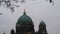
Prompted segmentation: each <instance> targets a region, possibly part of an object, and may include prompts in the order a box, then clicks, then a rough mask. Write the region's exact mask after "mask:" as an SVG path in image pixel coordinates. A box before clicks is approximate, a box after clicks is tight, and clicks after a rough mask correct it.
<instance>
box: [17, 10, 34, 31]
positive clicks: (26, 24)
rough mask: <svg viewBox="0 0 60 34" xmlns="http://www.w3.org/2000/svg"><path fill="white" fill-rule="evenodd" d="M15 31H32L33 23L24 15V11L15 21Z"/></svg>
mask: <svg viewBox="0 0 60 34" xmlns="http://www.w3.org/2000/svg"><path fill="white" fill-rule="evenodd" d="M16 30H20V31H31V30H34V25H33V21H32V19H31V18H30V17H29V16H28V15H26V12H25V11H24V13H23V15H22V16H21V17H20V18H19V19H18V21H17V24H16Z"/></svg>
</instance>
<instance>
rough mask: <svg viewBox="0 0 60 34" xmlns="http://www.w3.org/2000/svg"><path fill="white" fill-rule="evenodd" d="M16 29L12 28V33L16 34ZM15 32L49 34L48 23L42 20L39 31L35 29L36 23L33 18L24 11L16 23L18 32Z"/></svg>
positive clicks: (19, 33)
mask: <svg viewBox="0 0 60 34" xmlns="http://www.w3.org/2000/svg"><path fill="white" fill-rule="evenodd" d="M14 33H15V32H14V30H11V34H14ZM15 34H47V30H46V24H45V23H44V22H43V21H41V22H40V25H39V30H38V32H35V31H34V24H33V21H32V19H31V18H30V17H29V16H28V15H26V12H25V10H24V13H23V15H22V16H21V17H19V19H18V21H17V23H16V33H15Z"/></svg>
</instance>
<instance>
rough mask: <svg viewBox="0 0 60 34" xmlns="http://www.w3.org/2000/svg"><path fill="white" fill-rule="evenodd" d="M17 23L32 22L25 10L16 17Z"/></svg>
mask: <svg viewBox="0 0 60 34" xmlns="http://www.w3.org/2000/svg"><path fill="white" fill-rule="evenodd" d="M17 23H18V24H33V22H32V19H31V18H30V17H29V16H28V15H26V12H24V13H23V15H22V16H21V17H20V18H19V19H18V21H17Z"/></svg>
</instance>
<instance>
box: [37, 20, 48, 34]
mask: <svg viewBox="0 0 60 34" xmlns="http://www.w3.org/2000/svg"><path fill="white" fill-rule="evenodd" d="M38 34H47V30H46V24H45V22H44V21H41V22H40V24H39V30H38Z"/></svg>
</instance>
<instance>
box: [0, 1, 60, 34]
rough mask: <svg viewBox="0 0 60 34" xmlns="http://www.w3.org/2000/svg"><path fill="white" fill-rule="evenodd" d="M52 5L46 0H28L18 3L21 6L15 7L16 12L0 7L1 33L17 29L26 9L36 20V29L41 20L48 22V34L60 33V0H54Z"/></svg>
mask: <svg viewBox="0 0 60 34" xmlns="http://www.w3.org/2000/svg"><path fill="white" fill-rule="evenodd" d="M53 1H54V2H55V4H54V6H52V5H51V4H50V3H49V2H46V0H36V1H33V0H26V3H22V4H21V3H18V5H20V7H19V8H15V12H14V13H10V10H9V9H8V8H4V7H3V6H1V7H0V13H3V15H0V34H3V32H5V33H6V34H10V31H11V29H14V30H15V25H16V22H17V20H18V18H19V17H20V16H21V15H22V14H23V12H24V9H25V11H26V13H27V15H28V16H30V17H31V19H32V20H33V22H34V28H35V31H38V25H39V23H40V21H41V20H43V21H44V22H45V23H46V26H47V27H46V28H47V32H48V34H60V4H59V3H60V0H53Z"/></svg>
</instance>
